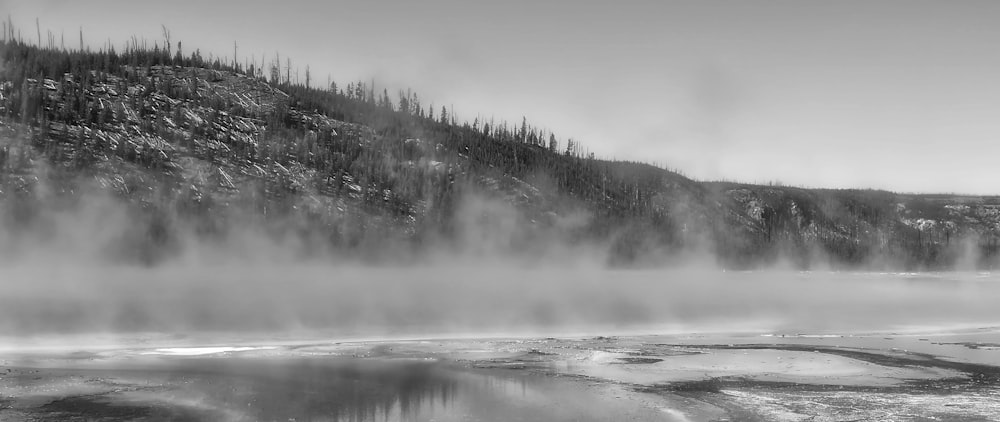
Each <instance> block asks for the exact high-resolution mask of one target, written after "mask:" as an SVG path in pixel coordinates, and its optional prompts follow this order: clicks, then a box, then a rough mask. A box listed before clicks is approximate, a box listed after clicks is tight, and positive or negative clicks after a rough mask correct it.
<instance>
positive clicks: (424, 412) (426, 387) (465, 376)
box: [22, 357, 658, 422]
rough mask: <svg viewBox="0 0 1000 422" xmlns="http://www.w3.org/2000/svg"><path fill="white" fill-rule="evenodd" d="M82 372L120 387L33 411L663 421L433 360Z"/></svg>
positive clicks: (564, 389) (524, 376)
mask: <svg viewBox="0 0 1000 422" xmlns="http://www.w3.org/2000/svg"><path fill="white" fill-rule="evenodd" d="M41 376H42V377H48V379H43V380H40V381H39V383H40V384H39V385H43V384H44V385H61V384H67V381H68V380H69V378H67V377H65V376H64V374H62V373H61V372H58V371H55V370H43V372H42V374H41ZM73 376H75V377H77V378H75V379H76V380H77V381H76V383H77V384H76V385H79V384H81V383H83V384H86V383H88V382H98V383H100V384H101V385H102V386H105V385H114V386H115V388H113V389H108V390H105V391H108V392H106V393H101V394H95V395H90V396H79V395H76V396H73V395H71V393H69V392H67V393H64V394H66V395H65V396H62V397H59V394H58V393H54V394H52V396H53V397H55V400H48V401H47V402H46V403H47V404H45V405H42V406H36V407H33V408H31V409H28V414H29V415H30V416H31V417H32V418H34V419H37V420H73V421H76V420H88V421H90V420H95V421H112V420H114V421H118V420H190V421H216V420H230V421H263V420H267V421H270V420H281V421H286V420H299V421H302V420H332V421H353V422H369V421H372V422H374V421H379V422H384V421H396V420H399V421H403V420H407V421H409V420H416V421H426V420H438V421H447V420H478V421H508V420H547V421H584V422H585V421H600V420H614V419H615V417H616V415H619V414H625V413H627V414H630V415H636V417H634V418H632V419H631V420H638V421H641V420H658V413H657V411H656V410H655V409H651V408H644V407H643V406H642V405H640V404H639V403H636V402H629V401H625V400H619V399H614V398H612V397H609V396H605V395H602V394H601V393H599V392H598V390H596V389H593V388H589V387H586V386H585V385H583V384H582V383H576V382H574V381H571V380H565V379H556V378H553V377H547V376H542V375H537V374H532V373H526V372H524V371H506V370H499V369H491V370H482V369H473V368H468V367H464V366H460V365H456V364H447V363H441V362H437V361H432V360H418V359H383V358H349V357H305V358H303V357H295V358H287V357H286V358H261V357H256V358H219V357H215V358H167V359H157V360H152V361H148V362H141V363H133V364H128V363H123V364H122V366H119V367H117V368H104V369H88V370H82V371H75V372H73ZM60 377H61V378H60ZM49 381H52V382H49ZM67 391H69V390H67ZM22 403H23V402H22ZM552 403H560V405H559V406H553V405H552ZM22 407H23V406H22ZM622 412H625V413H622Z"/></svg>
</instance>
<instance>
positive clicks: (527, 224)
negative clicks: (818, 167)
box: [0, 36, 1000, 269]
mask: <svg viewBox="0 0 1000 422" xmlns="http://www.w3.org/2000/svg"><path fill="white" fill-rule="evenodd" d="M9 38H13V37H12V36H11V37H8V39H9ZM166 45H170V48H159V47H158V46H156V47H153V48H146V47H143V46H142V45H140V43H139V42H138V41H133V42H132V43H131V44H129V46H128V47H127V48H125V49H124V51H115V50H114V49H112V48H106V49H103V50H99V51H89V50H65V49H61V48H55V47H54V46H50V47H48V48H40V47H38V46H36V45H29V44H28V43H25V42H21V41H4V42H3V43H0V123H2V129H0V130H2V134H0V198H2V201H3V203H2V205H0V210H2V212H3V214H2V216H0V217H2V218H3V224H5V225H6V226H7V227H8V231H9V232H11V233H17V232H18V231H19V230H20V231H24V230H30V229H31V228H33V227H37V226H38V225H42V224H44V221H41V220H40V217H38V216H39V213H38V210H39V209H40V208H42V207H51V206H68V205H64V204H72V203H73V202H74V201H79V198H80V196H81V195H90V194H92V193H93V192H95V191H96V192H107V193H109V194H110V196H112V197H114V198H116V199H115V200H116V201H120V202H121V203H122V204H124V205H126V206H127V207H128V208H129V209H130V210H131V211H130V213H131V215H133V217H135V221H136V222H139V223H138V226H137V227H135V228H134V230H132V231H131V233H132V234H130V235H129V236H127V237H126V238H124V239H119V240H120V243H121V244H122V245H125V246H121V247H120V250H123V251H128V254H126V255H125V256H126V257H127V259H130V260H136V261H139V262H145V263H150V264H153V263H156V262H159V261H161V260H164V259H169V258H170V257H171V256H172V254H175V253H177V250H178V249H179V248H181V247H182V245H181V242H180V241H179V236H178V235H177V232H178V231H179V230H181V229H184V230H193V231H194V232H195V233H197V235H198V236H200V237H204V238H207V239H211V238H215V237H224V236H226V235H227V233H228V232H230V231H232V230H234V222H236V221H239V222H240V224H248V222H249V224H253V225H255V226H259V227H264V228H265V230H270V231H272V232H275V233H277V232H280V233H282V235H287V234H288V233H297V234H298V235H301V236H302V237H304V238H307V239H308V241H309V242H313V243H314V244H315V245H316V246H317V250H319V249H322V250H325V251H330V253H333V254H336V255H339V256H356V257H363V258H370V259H383V258H384V259H389V258H393V257H397V256H399V255H404V256H407V257H419V256H421V255H422V254H426V253H429V252H428V249H434V250H449V249H452V250H463V251H467V250H468V249H470V248H471V249H476V248H479V249H480V250H479V253H481V254H483V255H490V254H513V255H519V256H524V257H532V256H545V255H546V254H547V252H548V251H550V250H552V249H554V248H559V249H566V248H567V246H568V247H569V248H570V249H572V247H574V246H579V245H588V247H591V248H592V249H597V250H599V251H601V254H602V255H603V256H604V257H605V258H606V261H607V263H608V264H610V265H622V266H632V265H661V264H676V263H683V262H684V261H685V260H688V259H692V257H696V256H700V257H704V256H710V257H712V259H713V260H715V261H717V262H718V263H720V264H722V265H725V266H727V267H733V268H752V267H756V266H760V265H771V264H775V263H783V264H787V265H792V266H797V267H825V266H831V267H841V266H845V267H853V268H879V269H945V268H952V267H955V266H960V267H967V268H972V267H975V266H979V267H991V266H993V265H996V264H997V262H998V261H997V239H998V234H1000V198H998V197H961V196H950V195H908V194H895V193H890V192H884V191H871V190H819V189H804V188H792V187H782V186H759V185H748V184H739V183H721V182H699V181H693V180H690V179H688V178H686V177H684V176H682V175H679V174H677V173H674V172H671V171H668V170H665V169H662V168H657V167H654V166H651V165H647V164H642V163H632V162H618V161H608V160H602V159H598V158H595V157H593V156H589V154H588V155H587V156H585V154H584V153H583V152H582V151H584V149H583V148H581V147H580V145H579V144H577V143H576V142H574V141H572V140H566V139H562V138H558V137H556V136H555V135H554V134H552V133H550V132H547V131H545V130H542V129H539V128H538V127H536V126H535V125H533V124H531V123H530V122H527V121H521V122H517V123H508V122H496V121H482V120H480V119H473V121H471V122H469V121H465V120H462V121H459V120H458V119H457V118H456V113H455V111H454V110H450V109H448V108H440V109H436V108H437V107H434V106H432V105H430V104H425V103H423V102H422V100H421V99H420V97H419V96H418V95H417V94H416V93H414V92H412V91H407V92H395V93H390V92H388V91H387V90H385V89H382V90H379V89H377V88H376V87H375V84H374V83H373V82H368V83H366V82H351V83H347V84H340V83H331V84H330V85H329V86H317V84H316V83H315V80H314V78H312V77H311V76H310V75H309V73H308V70H307V72H306V76H305V78H304V81H297V80H293V77H292V75H291V73H290V70H289V69H290V66H288V67H285V66H283V65H282V62H281V58H280V57H275V58H274V60H273V61H271V62H270V63H266V64H263V65H261V64H258V63H250V64H239V63H223V62H220V61H219V60H218V59H214V60H208V59H205V58H203V57H202V56H201V54H200V53H199V52H197V51H196V52H194V53H191V54H184V52H183V50H182V44H181V43H177V45H176V48H173V47H174V46H173V45H171V44H169V43H168V44H166ZM295 79H297V78H295ZM412 83H413V84H414V85H419V83H420V81H412ZM53 204H56V205H53ZM60 204H63V205H60ZM429 246H433V248H429Z"/></svg>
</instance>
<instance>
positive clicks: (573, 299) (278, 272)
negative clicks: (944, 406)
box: [0, 194, 1000, 337]
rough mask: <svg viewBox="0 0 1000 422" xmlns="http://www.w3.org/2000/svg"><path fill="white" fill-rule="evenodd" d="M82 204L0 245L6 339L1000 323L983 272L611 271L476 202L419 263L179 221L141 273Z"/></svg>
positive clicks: (105, 221)
mask: <svg viewBox="0 0 1000 422" xmlns="http://www.w3.org/2000/svg"><path fill="white" fill-rule="evenodd" d="M80 198H81V199H79V200H78V201H75V202H70V203H69V205H65V204H63V205H58V203H57V202H56V201H48V203H46V204H45V206H41V207H38V208H37V214H38V215H36V216H35V218H33V219H32V224H30V225H28V226H19V227H15V226H12V225H10V224H7V225H5V226H4V227H3V229H2V232H0V250H2V251H3V254H2V257H0V292H2V294H0V335H2V336H14V337H25V336H47V335H64V334H88V333H121V334H126V335H128V334H138V333H151V332H153V333H171V334H196V333H229V334H245V335H260V336H268V335H273V334H283V335H291V336H295V335H302V336H308V337H315V336H322V337H377V336H392V337H419V336H454V335H463V336H465V335H471V336H490V335H539V336H548V335H552V336H556V335H568V334H594V335H598V334H600V335H614V334H626V333H665V332H700V331H752V332H762V333H763V332H789V333H796V332H818V331H823V332H831V331H833V332H837V331H877V330H894V329H901V328H906V327H914V326H930V325H933V326H941V325H975V326H984V325H989V324H995V323H998V322H1000V312H998V311H996V308H995V298H996V297H1000V296H998V294H1000V282H998V281H1000V280H997V277H995V276H992V275H988V274H975V273H934V274H889V273H884V274H878V273H836V272H796V271H791V270H777V269H776V270H760V271H747V272H732V271H729V272H727V271H724V270H721V269H719V268H716V267H715V266H714V264H713V261H712V260H711V259H710V257H709V256H706V255H691V256H690V257H689V258H688V259H682V260H678V259H676V258H674V259H672V260H671V261H670V262H671V267H669V268H645V269H610V268H608V267H607V266H606V259H604V258H603V257H604V256H606V255H603V254H604V251H602V250H601V248H600V246H599V245H597V246H595V245H575V244H571V243H568V242H565V241H564V240H563V239H561V238H558V237H555V236H551V239H540V241H539V244H542V245H544V246H545V247H544V248H538V250H532V251H531V253H528V254H526V253H523V251H521V252H522V253H518V251H516V250H513V249H512V247H511V245H515V244H517V241H518V239H520V238H523V237H524V233H523V230H525V229H521V228H520V225H519V224H518V223H517V221H516V220H517V219H518V218H520V217H519V216H518V215H517V213H516V212H512V211H510V209H504V208H502V205H497V204H496V203H492V202H489V201H485V200H483V199H482V198H476V199H475V200H474V201H473V202H471V205H469V206H464V207H460V208H459V209H460V210H471V211H467V214H468V215H464V216H459V218H458V219H459V220H460V221H466V223H464V224H465V226H464V228H463V227H459V230H458V232H459V234H458V237H459V239H458V240H457V241H456V242H452V243H449V244H447V245H444V244H443V245H434V244H431V245H427V246H426V248H425V249H426V250H424V251H421V252H422V254H421V255H420V256H419V258H417V259H414V258H412V256H410V257H408V258H406V259H398V260H391V259H389V260H385V259H383V260H380V261H378V263H377V264H373V263H372V262H370V261H363V260H359V259H356V258H355V257H345V256H340V255H337V254H336V253H335V252H332V251H326V250H323V249H322V247H319V246H316V244H315V243H312V242H310V241H309V238H308V236H305V237H303V236H301V235H298V234H294V233H293V232H290V231H289V232H279V234H278V235H275V231H273V230H272V231H268V230H267V228H266V227H261V226H258V225H255V224H251V223H246V224H243V223H232V225H231V227H230V228H228V229H227V230H226V231H225V235H224V236H215V237H211V238H204V237H200V236H198V235H196V234H195V231H194V230H193V229H189V228H187V227H185V226H183V225H181V224H177V225H175V227H174V229H175V230H177V231H178V232H179V233H180V234H179V235H177V236H176V237H177V239H178V240H177V241H176V242H174V243H175V244H174V245H173V248H174V252H173V254H172V255H170V257H169V259H165V260H162V261H158V262H156V263H155V264H154V265H140V264H137V263H136V262H135V261H134V260H131V259H126V258H127V257H129V256H130V254H136V253H137V252H136V250H137V249H140V247H139V246H136V247H133V246H130V245H142V244H143V242H141V240H142V239H143V238H144V236H148V235H149V234H148V232H147V231H148V225H147V224H146V223H145V222H143V221H139V220H138V218H139V217H137V216H136V214H135V213H132V212H131V211H130V210H129V209H128V208H127V207H125V206H123V205H122V203H121V202H120V201H118V200H115V199H111V198H109V197H107V196H103V195H101V194H94V195H86V196H81V197H80ZM3 210H4V212H5V213H8V214H9V213H10V212H11V209H10V207H7V208H3ZM8 216H9V215H0V217H4V218H5V220H4V221H10V220H9V219H7V217H8ZM483 216H486V220H488V221H489V222H490V224H480V222H482V221H483V220H484V217H483ZM233 221H237V222H238V221H240V220H238V219H235V220H233ZM248 221H249V220H248ZM144 230H147V231H144ZM281 233H285V234H286V235H283V234H281ZM536 238H537V235H536ZM137 239H138V240H137ZM123 257H125V258H123Z"/></svg>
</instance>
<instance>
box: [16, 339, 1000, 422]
mask: <svg viewBox="0 0 1000 422" xmlns="http://www.w3.org/2000/svg"><path fill="white" fill-rule="evenodd" d="M997 344H1000V329H997V328H977V329H943V330H922V331H920V330H917V331H912V332H903V333H899V332H896V333H893V332H885V333H867V334H854V335H840V334H836V333H823V334H821V335H807V334H796V333H784V334H782V333H764V334H760V333H754V334H704V335H699V334H688V335H670V336H637V337H580V338H536V339H528V338H515V339H442V340H409V341H389V340H383V341H310V342H291V341H286V342H274V341H271V342H266V341H259V342H250V341H240V342H230V343H227V344H212V345H204V344H193V342H192V341H184V340H183V339H164V338H160V339H155V340H154V341H150V340H149V339H146V340H143V341H137V342H134V343H131V344H124V345H120V347H109V348H92V349H89V350H75V349H73V348H68V349H67V348H48V349H44V350H42V349H39V350H34V351H28V350H25V351H20V352H14V351H7V352H4V353H3V356H0V420H3V421H8V420H13V421H18V420H24V421H49V420H51V421H63V420H70V421H121V420H188V421H249V420H262V421H271V420H275V421H277V420H280V421H290V420H294V421H305V420H313V421H317V420H329V421H392V420H413V421H430V420H434V421H460V420H461V421H508V420H526V421H535V420H545V421H610V420H634V421H647V420H650V421H652V420H668V421H670V420H674V421H686V420H692V421H702V420H704V421H738V420H746V421H772V420H777V421H807V420H808V421H885V420H900V421H924V420H948V421H953V420H957V421H981V420H1000V348H998V347H997Z"/></svg>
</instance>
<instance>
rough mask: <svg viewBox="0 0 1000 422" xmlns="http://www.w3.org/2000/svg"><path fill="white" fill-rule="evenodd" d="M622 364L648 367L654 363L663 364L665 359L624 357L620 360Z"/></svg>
mask: <svg viewBox="0 0 1000 422" xmlns="http://www.w3.org/2000/svg"><path fill="white" fill-rule="evenodd" d="M618 360H619V361H620V362H615V363H621V364H637V365H648V364H653V363H659V362H663V359H657V358H649V357H641V356H640V357H624V358H618Z"/></svg>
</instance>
